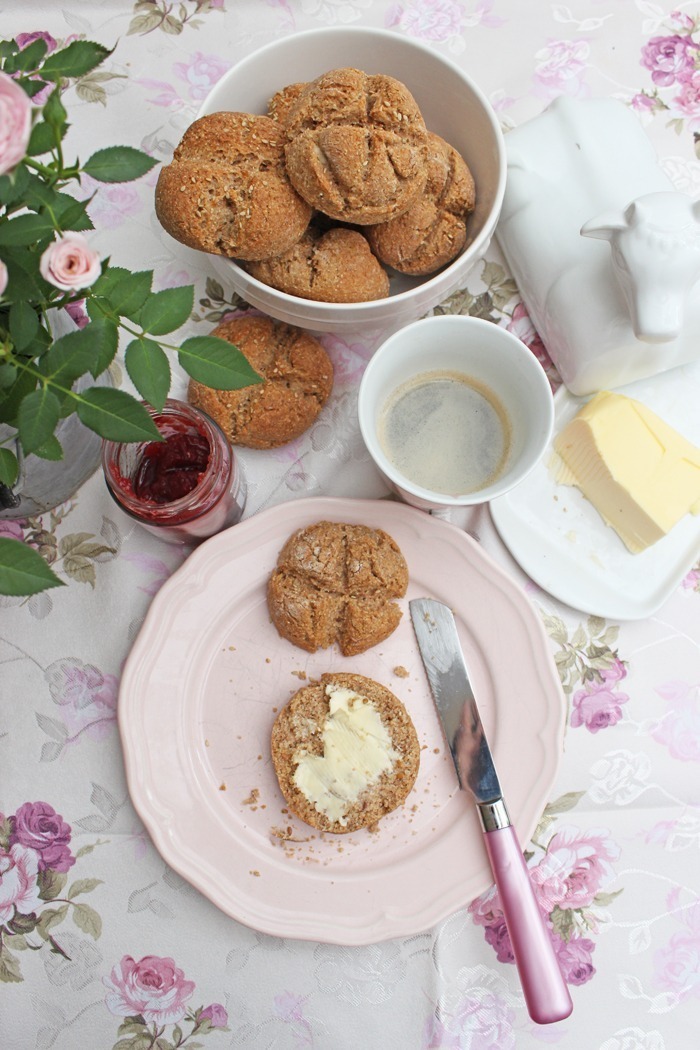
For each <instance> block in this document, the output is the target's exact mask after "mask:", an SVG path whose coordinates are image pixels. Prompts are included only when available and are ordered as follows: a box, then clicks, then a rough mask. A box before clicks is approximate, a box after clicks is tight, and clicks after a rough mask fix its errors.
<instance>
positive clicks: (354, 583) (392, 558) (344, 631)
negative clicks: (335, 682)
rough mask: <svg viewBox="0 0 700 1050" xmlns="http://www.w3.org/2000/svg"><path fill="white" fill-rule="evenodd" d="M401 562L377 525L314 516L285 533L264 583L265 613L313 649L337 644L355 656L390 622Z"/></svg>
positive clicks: (402, 579) (385, 632)
mask: <svg viewBox="0 0 700 1050" xmlns="http://www.w3.org/2000/svg"><path fill="white" fill-rule="evenodd" d="M407 587H408V566H407V565H406V559H405V558H404V556H403V554H402V553H401V551H400V549H399V547H398V545H397V543H396V542H395V541H394V540H393V539H392V537H391V536H389V535H388V533H386V532H384V531H383V530H382V529H373V528H370V527H369V526H367V525H348V524H345V523H341V522H331V521H320V522H317V523H316V524H314V525H309V526H307V527H306V528H303V529H299V530H297V532H295V533H293V534H292V535H291V536H290V537H289V539H288V540H287V542H286V543H285V544H284V546H283V547H282V550H281V551H280V553H279V556H278V559H277V566H276V568H275V570H274V572H273V573H272V575H271V576H270V579H269V581H268V587H267V604H268V608H269V610H270V617H271V619H272V622H273V624H274V625H275V627H276V628H277V631H278V632H279V634H281V635H282V637H283V638H286V639H287V640H288V641H290V642H292V644H293V645H297V646H299V648H300V649H305V650H307V652H312V653H313V652H316V650H317V649H326V648H328V647H329V646H331V645H333V644H337V645H338V647H339V649H340V651H341V652H342V653H343V655H344V656H357V655H358V654H359V653H363V652H364V651H365V650H366V649H369V648H371V647H372V646H374V645H377V644H378V643H379V642H382V641H384V639H385V638H388V637H389V635H390V634H391V633H392V632H393V631H394V630H395V629H396V628H397V627H398V625H399V621H400V620H401V616H402V612H401V608H400V607H399V605H398V604H397V602H396V600H395V599H397V598H402V597H403V596H404V594H405V593H406V588H407Z"/></svg>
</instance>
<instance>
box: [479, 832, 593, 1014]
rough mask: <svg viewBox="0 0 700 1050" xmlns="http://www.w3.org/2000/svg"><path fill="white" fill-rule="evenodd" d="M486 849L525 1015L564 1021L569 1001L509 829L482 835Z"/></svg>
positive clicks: (528, 880) (514, 835)
mask: <svg viewBox="0 0 700 1050" xmlns="http://www.w3.org/2000/svg"><path fill="white" fill-rule="evenodd" d="M484 841H485V843H486V850H487V852H488V855H489V860H490V861H491V868H492V869H493V874H494V878H495V880H496V886H497V888H498V892H499V895H500V898H501V905H502V907H503V914H504V916H505V921H506V926H507V928H508V934H509V936H510V942H511V945H512V946H513V954H514V955H515V963H516V966H517V967H518V972H519V974H520V981H521V983H522V986H523V992H524V993H525V1002H526V1004H527V1009H528V1013H529V1014H530V1017H531V1018H532V1020H533V1021H536V1022H537V1024H550V1023H551V1022H552V1021H561V1020H563V1019H564V1018H565V1017H568V1016H569V1014H570V1013H571V1011H572V1010H573V1003H572V1002H571V996H570V995H569V990H568V988H567V986H566V982H565V981H564V978H563V977H562V975H561V970H560V969H559V963H558V962H557V957H556V955H555V954H554V948H553V946H552V942H551V940H550V938H549V934H548V932H547V928H546V926H545V923H544V918H543V916H542V913H541V911H540V908H539V905H538V903H537V899H536V897H535V893H534V890H533V888H532V883H531V882H530V875H529V872H528V870H527V865H526V863H525V858H524V857H523V854H522V850H521V849H520V844H519V842H518V839H517V837H516V834H515V830H514V829H513V828H512V827H506V828H499V829H498V830H497V831H487V832H486V833H485V834H484Z"/></svg>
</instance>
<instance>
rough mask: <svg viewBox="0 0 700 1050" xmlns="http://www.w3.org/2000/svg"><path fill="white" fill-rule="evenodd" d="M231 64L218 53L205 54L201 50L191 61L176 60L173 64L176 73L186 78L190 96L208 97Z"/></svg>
mask: <svg viewBox="0 0 700 1050" xmlns="http://www.w3.org/2000/svg"><path fill="white" fill-rule="evenodd" d="M229 66H230V63H229V62H226V61H224V60H223V59H221V58H219V57H218V56H217V55H203V54H202V52H201V51H195V53H194V54H193V55H192V57H191V59H190V61H189V62H188V63H187V64H185V63H184V62H176V63H175V64H174V66H173V69H174V70H175V73H176V74H177V76H178V77H180V79H181V80H184V81H185V83H186V84H187V86H188V88H189V93H190V98H194V99H203V98H206V97H207V95H208V94H209V92H210V91H211V89H212V88H213V86H214V84H216V82H217V80H220V79H221V77H222V76H223V75H224V73H226V72H227V70H228V68H229Z"/></svg>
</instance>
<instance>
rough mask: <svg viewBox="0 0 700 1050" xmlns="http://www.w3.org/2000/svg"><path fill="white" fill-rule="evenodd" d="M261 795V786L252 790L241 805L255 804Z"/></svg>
mask: <svg viewBox="0 0 700 1050" xmlns="http://www.w3.org/2000/svg"><path fill="white" fill-rule="evenodd" d="M259 797H260V789H259V788H253V789H252V791H251V792H250V794H249V795H248V798H244V799H243V802H242V803H241V805H243V806H254V805H255V803H256V802H257V801H258V799H259Z"/></svg>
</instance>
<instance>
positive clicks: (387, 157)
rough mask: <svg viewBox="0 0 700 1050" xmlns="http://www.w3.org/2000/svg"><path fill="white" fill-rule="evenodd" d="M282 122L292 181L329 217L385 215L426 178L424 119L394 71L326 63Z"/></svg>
mask: <svg viewBox="0 0 700 1050" xmlns="http://www.w3.org/2000/svg"><path fill="white" fill-rule="evenodd" d="M285 128H286V132H287V145H286V147H285V153H286V160H287V173H288V175H289V178H290V180H291V182H292V185H293V186H294V188H295V189H296V190H297V192H298V193H299V194H300V195H301V196H302V197H303V198H304V200H306V201H308V203H309V204H310V205H311V206H312V207H313V208H316V209H317V210H319V211H322V212H325V214H326V215H330V216H331V217H332V218H334V219H340V220H344V221H346V222H354V223H363V224H364V223H374V222H386V221H387V220H388V219H391V218H393V217H394V216H395V215H399V214H400V213H401V212H402V211H404V210H405V209H406V208H407V207H408V206H409V204H410V203H411V201H412V200H413V199H414V198H415V197H416V196H417V195H418V194H419V193H420V191H421V189H422V188H423V186H424V184H425V180H426V177H427V131H426V128H425V122H424V120H423V117H422V115H421V112H420V110H419V108H418V105H417V103H416V101H415V99H414V98H413V96H412V95H411V93H410V91H409V90H408V88H407V87H406V86H405V85H404V84H402V83H401V82H400V81H399V80H396V79H395V78H394V77H389V76H385V75H383V74H373V75H368V74H367V73H364V72H362V71H361V70H359V69H351V68H347V69H335V70H331V71H329V72H328V73H325V74H324V75H323V76H320V77H318V79H317V80H315V81H313V82H312V83H311V84H309V85H308V86H307V87H306V88H305V89H304V90H303V91H302V92H301V94H300V95H299V98H298V99H297V101H296V102H295V104H294V105H293V106H292V107H291V109H290V110H289V112H288V113H287V116H286V122H285Z"/></svg>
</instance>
